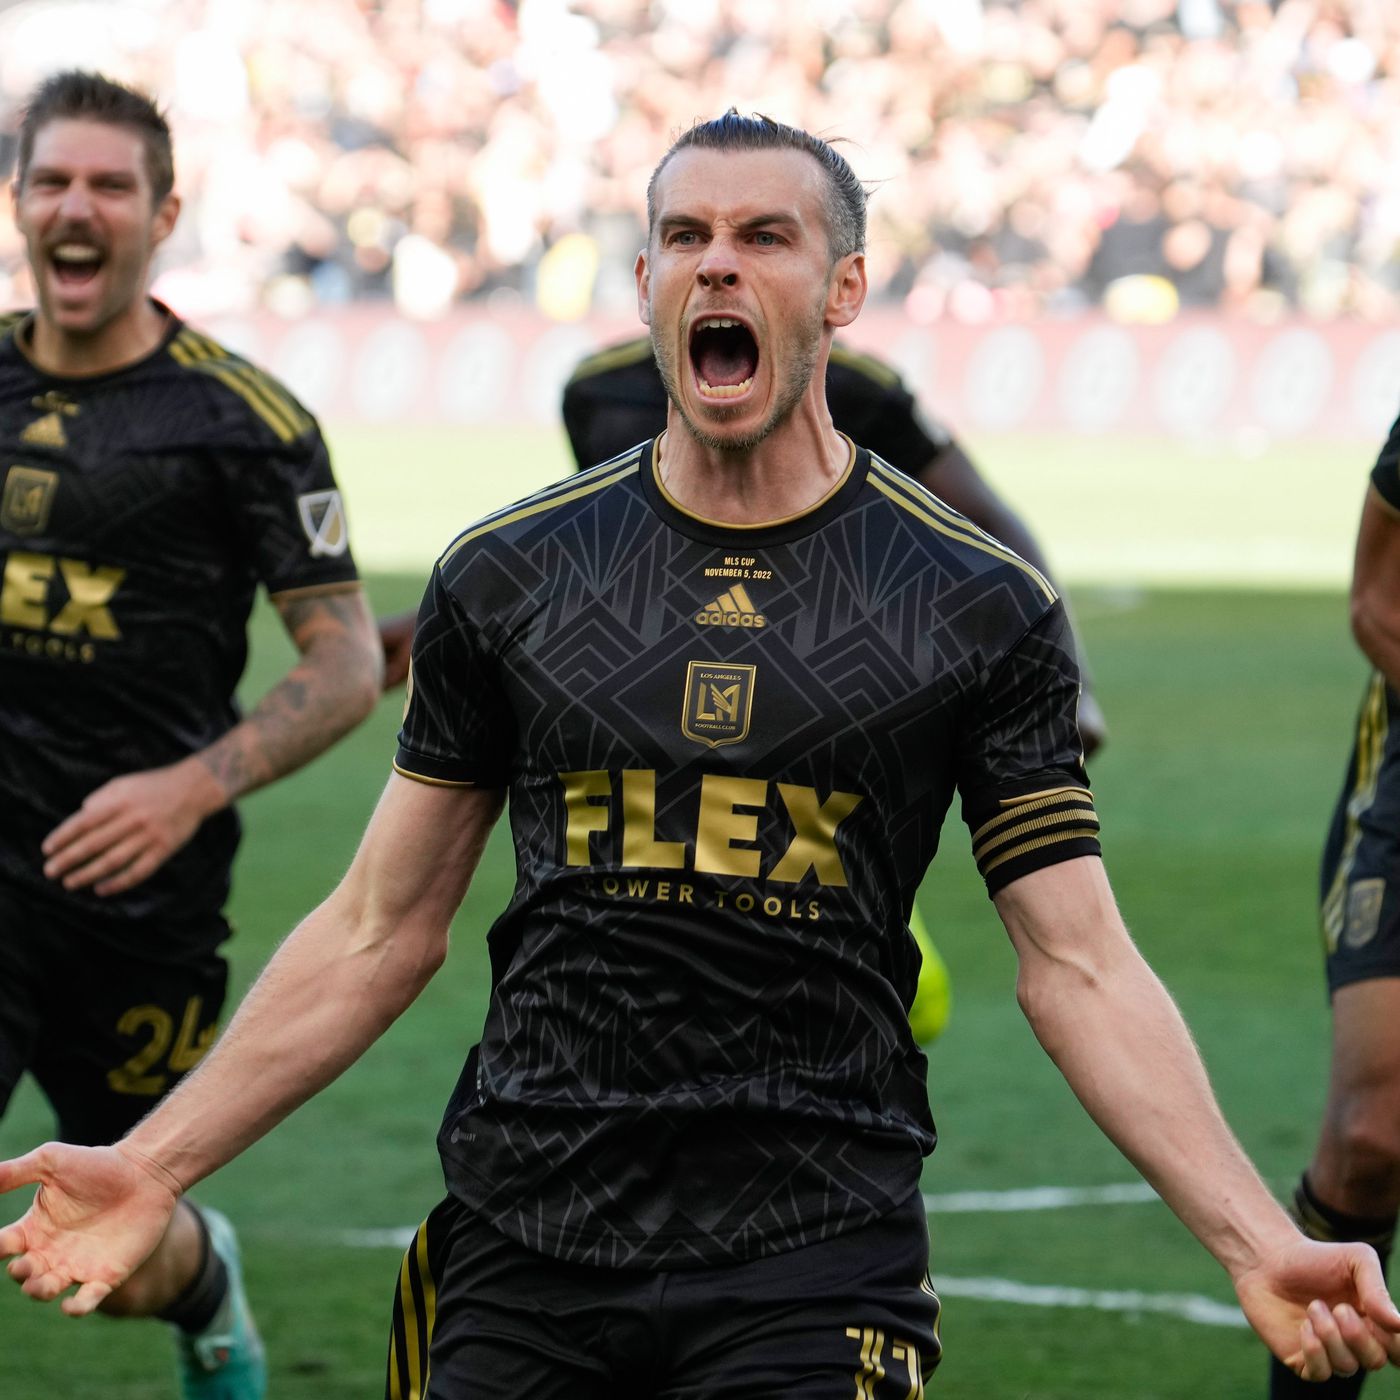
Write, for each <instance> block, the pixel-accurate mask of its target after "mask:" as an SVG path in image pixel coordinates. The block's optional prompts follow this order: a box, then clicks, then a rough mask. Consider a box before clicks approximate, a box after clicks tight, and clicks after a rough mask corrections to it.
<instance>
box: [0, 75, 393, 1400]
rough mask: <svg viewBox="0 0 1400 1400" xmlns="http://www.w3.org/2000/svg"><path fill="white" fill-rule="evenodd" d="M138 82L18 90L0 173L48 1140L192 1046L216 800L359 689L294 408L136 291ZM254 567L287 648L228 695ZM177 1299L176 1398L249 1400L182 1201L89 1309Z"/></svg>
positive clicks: (339, 584) (353, 645)
mask: <svg viewBox="0 0 1400 1400" xmlns="http://www.w3.org/2000/svg"><path fill="white" fill-rule="evenodd" d="M172 181H173V169H172V156H171V144H170V133H169V130H168V128H167V126H166V123H165V121H164V119H163V117H162V116H161V115H160V113H159V112H158V111H157V110H156V108H155V107H154V106H153V105H152V104H151V102H150V101H149V100H148V99H147V98H146V97H144V96H143V95H141V94H139V93H137V92H134V91H132V90H129V89H127V88H124V87H121V86H119V85H117V84H115V83H111V82H109V81H107V80H106V79H104V78H101V77H99V76H97V75H94V74H87V73H79V72H67V73H61V74H58V75H57V76H55V77H53V78H51V79H49V80H48V81H47V82H45V83H44V84H43V85H42V86H41V87H40V88H39V89H38V90H37V91H36V92H35V94H34V95H33V97H32V100H31V101H30V103H29V106H28V109H27V113H26V116H25V118H24V123H23V126H22V127H21V131H20V145H19V161H18V168H17V171H16V175H15V183H14V186H13V196H14V212H15V219H16V223H17V226H18V228H19V231H20V233H21V235H22V236H23V238H24V240H25V244H26V247H27V250H28V255H29V262H30V266H31V267H32V269H33V275H34V283H35V286H36V288H37V300H38V306H37V308H36V309H35V310H34V311H33V312H31V313H28V314H22V313H21V314H12V315H8V316H5V317H3V318H0V450H3V454H4V455H3V457H0V463H3V480H2V481H0V492H3V494H2V495H0V565H3V571H4V572H3V586H2V587H0V643H2V644H0V733H3V735H4V740H3V742H0V1110H3V1107H4V1105H5V1104H6V1102H7V1101H8V1100H9V1097H10V1095H11V1092H12V1091H13V1089H14V1087H15V1084H16V1083H17V1081H18V1080H19V1078H20V1076H21V1074H22V1073H23V1072H25V1071H26V1070H27V1071H28V1072H29V1073H31V1074H32V1075H33V1076H34V1078H35V1079H36V1080H37V1081H38V1084H39V1086H40V1088H41V1089H42V1090H43V1092H44V1094H45V1095H46V1097H47V1098H48V1100H49V1103H50V1104H51V1105H52V1107H53V1110H54V1112H55V1115H56V1117H57V1120H58V1135H59V1136H60V1137H61V1138H62V1139H63V1140H64V1141H66V1142H72V1143H87V1144H99V1143H108V1142H111V1141H113V1140H114V1139H116V1138H119V1137H120V1136H121V1135H122V1134H123V1133H124V1132H126V1131H127V1129H129V1128H130V1127H131V1126H132V1125H133V1124H134V1123H135V1122H137V1120H139V1119H140V1118H141V1117H142V1116H144V1115H145V1114H146V1113H147V1112H148V1111H149V1110H150V1108H151V1107H152V1106H153V1105H154V1104H155V1103H156V1102H157V1100H158V1099H159V1098H160V1097H161V1096H162V1095H163V1094H164V1093H166V1092H167V1091H168V1090H169V1089H170V1088H172V1087H173V1086H174V1085H175V1084H176V1083H178V1082H179V1080H180V1079H181V1077H182V1076H183V1074H184V1073H185V1072H187V1071H188V1070H189V1069H190V1068H192V1067H193V1066H194V1065H195V1064H196V1063H197V1062H198V1061H199V1059H200V1057H201V1056H202V1055H203V1053H204V1052H205V1050H206V1049H207V1048H208V1046H209V1044H210V1043H211V1041H212V1040H213V1038H214V1036H215V1033H216V1029H217V1023H218V1018H219V1012H220V1008H221V1006H222V1004H223V1000H224V993H225V982H226V977H227V967H226V964H225V962H224V959H223V958H222V957H221V956H220V954H219V952H218V949H219V946H220V945H221V944H222V943H223V942H224V940H225V939H226V938H227V937H228V936H229V927H228V925H227V923H226V922H225V921H224V918H223V916H222V913H221V910H222V907H223V904H224V901H225V899H226V898H227V895H228V891H229V878H230V866H231V863H232V860H233V856H234V851H235V848H236V846H237V843H238V833H239V827H238V820H237V817H236V816H235V814H234V811H233V808H232V806H231V804H232V803H233V801H234V799H235V798H237V797H239V796H241V795H242V794H243V793H245V792H250V791H252V790H253V789H254V788H257V787H260V786H262V785H263V784H265V783H269V782H271V781H273V780H274V779H276V778H279V777H281V776H282V775H283V774H285V773H288V772H290V771H291V770H292V769H294V768H296V767H299V766H300V765H301V764H303V763H305V762H306V761H307V760H308V759H310V758H312V757H314V756H315V755H316V754H318V753H320V752H321V751H322V750H323V749H325V748H327V747H328V746H329V745H330V744H332V743H333V742H334V741H335V740H336V739H337V738H339V737H340V736H341V735H342V734H344V733H345V732H346V731H347V730H348V729H350V728H351V727H352V726H353V725H355V724H357V723H358V722H359V721H360V720H361V719H363V718H364V716H365V715H366V714H367V713H368V712H369V710H370V708H371V707H372V706H373V704H374V700H375V695H376V693H377V688H378V676H379V671H378V667H379V656H378V651H377V646H376V642H375V638H374V634H373V628H372V624H371V621H370V618H369V615H368V612H367V610H366V607H365V603H364V600H363V598H362V596H361V590H360V585H359V583H358V581H357V579H356V572H355V566H354V563H353V561H352V559H351V556H350V553H349V550H348V548H347V537H346V532H345V518H344V512H343V510H342V507H341V502H340V497H339V493H338V492H337V490H336V485H335V481H334V478H333V477H332V475H331V468H330V462H329V460H328V458H327V455H326V449H325V446H324V444H323V443H322V440H321V436H320V432H319V430H318V429H317V426H316V424H315V422H314V421H313V420H312V419H311V417H310V416H309V415H308V414H307V413H306V412H305V410H304V409H302V407H301V406H300V405H299V404H298V403H296V401H295V400H294V399H292V398H291V396H290V395H289V394H288V393H287V392H286V391H285V390H284V389H283V388H282V387H281V385H279V384H278V383H276V382H275V381H274V380H272V379H270V378H269V377H268V376H266V375H265V374H263V373H261V372H260V371H259V370H257V369H255V368H253V367H252V366H251V365H249V364H248V363H247V362H245V361H243V360H241V359H239V358H237V357H236V356H234V355H232V354H230V353H229V352H228V351H226V350H224V349H223V348H222V347H221V346H219V345H217V344H215V343H214V342H213V341H211V340H209V339H207V338H206V337H204V336H202V335H200V334H198V332H196V331H194V330H192V329H191V328H190V327H188V326H186V325H184V324H182V322H181V321H180V320H179V319H178V318H177V317H175V316H174V315H172V314H171V313H170V311H169V310H167V309H166V308H165V307H164V306H162V305H160V304H159V303H157V302H155V301H152V300H150V299H149V298H148V297H147V296H146V292H145V287H146V281H147V275H148V271H149V267H150V262H151V257H152V255H153V253H154V252H155V250H156V248H157V247H158V246H159V245H160V244H161V243H162V242H163V241H164V240H165V238H166V237H168V235H169V234H170V232H171V230H172V229H173V227H174V225H175V221H176V218H177V215H178V212H179V201H178V199H177V197H176V196H175V195H174V194H173V193H172V192H171V191H172ZM259 583H261V584H263V585H264V586H265V587H266V588H267V590H268V592H269V594H270V595H271V597H272V601H273V603H274V605H275V606H276V608H277V611H278V613H279V614H280V616H281V619H282V621H283V623H284V625H285V626H286V628H287V631H288V633H289V635H290V636H291V639H292V641H293V642H294V643H295V645H296V648H297V650H298V652H299V653H300V659H299V660H298V662H297V664H296V666H295V667H294V669H293V670H292V671H291V672H290V673H289V674H288V675H287V676H286V677H285V678H284V679H283V680H282V681H281V682H280V683H279V684H278V685H276V686H275V687H274V688H273V689H272V690H270V691H269V692H268V694H267V695H266V696H264V697H263V699H262V700H261V701H260V702H259V703H258V705H257V706H256V707H255V708H254V709H253V711H252V712H251V714H249V715H248V716H247V717H246V718H245V719H242V720H240V718H239V715H238V711H237V709H236V706H235V703H234V698H233V693H234V688H235V686H236V685H237V683H238V679H239V676H240V675H241V673H242V671H243V666H244V661H245V659H246V655H247V635H246V628H247V621H248V614H249V608H250V606H251V604H252V600H253V595H254V591H255V588H256V586H257V584H259ZM102 1307H103V1309H104V1311H106V1312H108V1313H111V1314H113V1315H116V1316H156V1317H160V1318H164V1319H165V1320H167V1321H169V1322H171V1323H172V1324H174V1327H175V1334H176V1337H177V1340H178V1350H179V1360H180V1367H181V1376H182V1386H183V1393H184V1394H185V1396H187V1397H197V1398H198V1400H255V1397H259V1396H261V1395H262V1394H263V1393H264V1390H265V1382H264V1376H263V1371H264V1362H263V1357H262V1348H261V1343H260V1341H259V1339H258V1336H257V1333H256V1331H255V1330H254V1328H253V1324H252V1320H251V1318H250V1316H249V1314H248V1309H247V1303H246V1300H245V1298H244V1296H243V1288H242V1283H241V1278H240V1271H239V1263H238V1251H237V1243H236V1240H235V1239H234V1236H233V1233H232V1230H231V1229H230V1227H229V1224H228V1222H227V1221H226V1220H225V1219H224V1218H223V1217H222V1216H220V1215H219V1214H218V1213H217V1212H215V1211H211V1210H208V1209H207V1208H201V1209H196V1208H195V1207H194V1206H193V1205H191V1204H190V1203H189V1202H188V1201H185V1202H182V1203H181V1205H180V1207H179V1208H178V1209H177V1210H176V1211H175V1212H174V1214H173V1215H172V1217H171V1219H170V1222H169V1226H168V1228H167V1229H166V1230H165V1231H164V1233H163V1235H162V1236H161V1237H160V1239H159V1242H158V1243H156V1245H155V1249H154V1251H153V1252H152V1253H151V1255H150V1257H149V1258H148V1259H147V1260H146V1262H145V1263H144V1264H143V1265H142V1266H141V1268H139V1269H138V1270H137V1271H136V1272H135V1273H134V1274H133V1275H132V1276H131V1278H130V1279H129V1280H128V1281H127V1282H126V1283H125V1284H124V1286H123V1287H121V1288H120V1289H117V1290H116V1291H115V1292H113V1293H112V1294H111V1295H110V1296H109V1297H108V1298H106V1299H105V1300H104V1302H103V1304H102Z"/></svg>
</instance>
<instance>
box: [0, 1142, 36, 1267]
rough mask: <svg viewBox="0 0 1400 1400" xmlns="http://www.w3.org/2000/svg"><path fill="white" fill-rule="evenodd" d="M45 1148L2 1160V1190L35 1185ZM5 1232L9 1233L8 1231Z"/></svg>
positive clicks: (0, 1188) (0, 1171) (0, 1169)
mask: <svg viewBox="0 0 1400 1400" xmlns="http://www.w3.org/2000/svg"><path fill="white" fill-rule="evenodd" d="M43 1150H44V1149H43V1148H42V1147H36V1148H35V1149H34V1150H33V1151H32V1152H26V1153H25V1154H24V1156H23V1157H11V1158H10V1160H9V1161H8V1162H0V1192H5V1191H13V1190H14V1189H15V1188H16V1187H18V1186H33V1185H34V1183H35V1182H37V1181H38V1180H39V1177H40V1165H39V1154H40V1153H41V1152H42V1151H43ZM10 1228H11V1229H13V1228H14V1226H11V1227H10ZM5 1233H7V1234H8V1231H6V1232H5ZM0 1253H3V1250H0Z"/></svg>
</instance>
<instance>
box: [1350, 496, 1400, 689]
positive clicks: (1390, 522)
mask: <svg viewBox="0 0 1400 1400" xmlns="http://www.w3.org/2000/svg"><path fill="white" fill-rule="evenodd" d="M1351 630H1352V635H1353V636H1354V637H1355V638H1356V642H1357V645H1358V646H1359V647H1360V648H1361V650H1362V651H1363V652H1365V653H1366V657H1367V659H1368V660H1369V661H1370V663H1371V664H1372V665H1373V666H1374V667H1375V668H1376V670H1378V671H1379V672H1380V673H1381V674H1382V675H1383V676H1384V677H1385V679H1386V682H1387V683H1388V684H1389V685H1390V687H1391V688H1392V689H1397V688H1400V512H1397V511H1396V510H1395V508H1394V507H1393V506H1391V505H1389V504H1387V502H1386V501H1385V499H1384V498H1383V497H1382V496H1381V494H1380V492H1379V491H1377V490H1376V488H1375V487H1374V486H1372V487H1370V488H1369V489H1368V490H1367V492H1366V504H1365V505H1364V506H1363V507H1362V508H1361V526H1360V529H1359V530H1358V531H1357V536H1356V559H1355V562H1354V564H1353V566H1352V576H1351Z"/></svg>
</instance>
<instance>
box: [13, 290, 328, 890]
mask: <svg viewBox="0 0 1400 1400" xmlns="http://www.w3.org/2000/svg"><path fill="white" fill-rule="evenodd" d="M23 332H24V320H23V319H22V318H20V317H9V318H6V319H5V321H4V322H3V324H0V451H3V454H4V455H3V457H0V567H2V568H3V571H4V573H3V586H2V587H0V880H8V881H14V882H17V883H20V884H23V885H27V886H30V887H33V888H37V889H42V890H44V891H47V892H49V893H52V894H54V895H55V896H57V897H62V898H65V899H69V900H74V901H76V902H77V903H78V904H79V905H80V906H81V905H84V904H87V905H89V906H90V907H92V908H94V909H95V908H99V907H100V908H102V909H103V910H106V911H108V912H121V913H127V914H130V915H132V916H133V917H145V916H148V915H152V914H161V915H166V914H176V915H178V914H182V913H193V914H199V913H201V912H204V911H209V910H217V909H218V908H219V907H220V906H221V905H222V904H223V902H224V900H225V898H226V896H227V893H228V881H229V863H230V860H231V858H232V856H233V852H234V848H235V846H236V845H237V841H238V823H237V818H236V817H235V815H234V813H233V812H232V811H224V812H221V813H218V814H217V815H215V816H214V817H212V818H210V819H209V820H208V821H207V822H205V823H204V825H203V826H202V827H201V828H200V830H199V831H198V832H197V833H196V835H195V837H194V838H193V840H191V841H190V843H189V844H188V845H187V846H186V847H185V848H184V849H183V850H181V851H179V852H177V853H176V854H175V855H174V856H173V857H171V859H170V860H169V861H167V862H166V864H165V865H164V866H163V867H162V868H161V869H160V870H159V871H157V872H156V874H154V875H153V876H152V877H151V878H150V879H149V880H147V881H145V882H144V883H143V884H141V885H138V886H137V887H136V888H134V889H132V890H131V891H129V892H128V893H126V894H124V895H118V896H112V897H110V898H106V899H101V900H99V899H98V898H97V897H96V896H94V895H90V894H86V893H81V892H80V893H76V894H71V895H68V894H65V893H64V892H63V891H62V889H61V887H60V886H58V885H57V884H55V883H54V882H52V881H49V880H46V879H45V878H44V875H43V873H42V868H41V867H42V863H43V862H42V857H41V855H40V852H39V845H40V842H41V841H42V840H43V838H44V837H45V836H46V835H47V834H48V833H49V832H50V831H51V830H52V829H53V828H54V827H55V826H56V825H57V824H58V823H59V822H60V821H62V820H63V819H64V818H65V817H67V816H69V815H70V814H71V813H73V812H75V811H76V810H77V809H78V808H79V807H80V806H81V805H82V802H83V799H84V798H85V797H86V796H87V795H88V794H89V793H90V792H92V791H93V790H94V789H96V788H97V787H99V786H101V784H103V783H104V782H106V781H107V780H108V779H110V778H113V777H115V776H117V775H118V774H122V773H129V772H132V771H135V770H138V769H145V768H153V767H158V766H160V765H162V764H168V763H172V762H175V761H177V760H178V759H181V758H183V757H185V756H186V755H188V754H190V753H192V752H194V751H195V750H197V749H200V748H203V747H204V746H206V745H207V744H209V743H211V742H213V741H214V740H215V739H217V738H218V737H219V736H220V735H221V734H223V733H224V732H225V731H226V730H228V729H229V728H230V727H231V726H232V725H233V724H234V723H235V721H236V719H237V714H236V710H235V705H234V700H233V692H234V687H235V686H236V684H237V682H238V679H239V676H240V675H241V674H242V671H243V665H244V661H245V659H246V645H247V644H246V625H247V620H248V613H249V608H250V606H251V603H252V599H253V594H254V590H255V586H256V585H257V584H258V583H259V582H261V583H263V584H265V585H266V587H267V589H268V591H269V592H271V593H285V592H288V591H292V590H297V589H314V590H321V589H326V588H334V587H337V586H347V585H352V581H353V580H354V578H355V567H354V563H353V562H352V560H351V557H350V554H349V551H348V549H347V547H346V534H345V519H344V513H343V510H342V508H341V503H340V498H339V495H338V494H337V492H336V487H335V481H334V479H333V478H332V476H331V469H330V463H329V460H328V458H327V455H326V449H325V446H324V444H323V442H322V440H321V435H320V432H319V430H318V429H317V427H316V424H315V422H314V421H313V419H312V418H311V416H310V415H309V414H308V413H307V412H306V410H305V409H304V408H302V407H301V405H300V404H298V403H297V402H296V401H295V400H294V399H293V398H292V397H291V396H290V395H289V394H288V393H287V392H286V390H285V389H283V388H282V387H281V386H280V385H279V384H277V383H276V381H274V380H272V379H271V378H269V377H268V376H267V375H265V374H262V373H261V372H259V371H258V370H256V369H254V368H253V367H252V366H250V365H249V364H247V362H246V361H244V360H242V359H240V358H239V357H237V356H236V355H233V354H231V353H230V352H229V351H227V350H225V349H223V348H222V347H221V346H219V345H217V344H215V343H214V342H213V341H211V340H208V339H207V338H206V337H204V336H202V335H200V334H198V333H197V332H195V331H194V330H192V329H190V328H189V327H187V326H185V325H183V324H182V323H181V322H180V321H178V320H177V319H175V318H174V317H172V318H171V322H170V328H169V332H168V334H167V335H166V336H165V338H164V340H163V341H162V343H161V345H160V346H159V347H158V348H157V349H156V351H155V352H154V353H152V354H151V355H150V356H148V357H147V358H146V359H144V360H142V361H140V362H139V363H137V364H134V365H130V366H128V367H126V368H123V369H121V370H118V371H116V372H114V373H111V374H105V375H99V376H94V377H89V378H82V379H62V378H56V377H54V376H52V375H49V374H45V373H43V372H42V371H40V370H39V369H38V368H36V367H35V365H34V364H33V363H32V362H31V361H30V360H29V359H28V358H27V357H26V355H25V353H24V350H23V348H22V346H21V344H20V337H21V335H22V334H23Z"/></svg>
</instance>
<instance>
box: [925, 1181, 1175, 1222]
mask: <svg viewBox="0 0 1400 1400" xmlns="http://www.w3.org/2000/svg"><path fill="white" fill-rule="evenodd" d="M1157 1199H1158V1197H1157V1193H1156V1192H1155V1191H1154V1190H1153V1189H1152V1188H1151V1187H1150V1186H1149V1185H1148V1184H1147V1183H1146V1182H1145V1181H1128V1182H1124V1183H1123V1184H1122V1185H1121V1186H1028V1187H1024V1188H1022V1189H1021V1190H1017V1191H945V1192H943V1193H942V1194H939V1195H931V1194H929V1193H927V1192H925V1194H924V1209H925V1210H926V1211H928V1213H929V1214H930V1215H977V1214H982V1213H984V1212H985V1213H991V1212H994V1211H1031V1210H1064V1209H1066V1208H1067V1207H1070V1206H1136V1205H1145V1204H1147V1203H1148V1202H1150V1201H1155V1200H1157Z"/></svg>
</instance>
